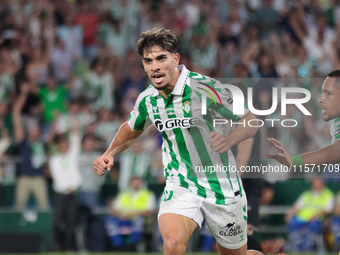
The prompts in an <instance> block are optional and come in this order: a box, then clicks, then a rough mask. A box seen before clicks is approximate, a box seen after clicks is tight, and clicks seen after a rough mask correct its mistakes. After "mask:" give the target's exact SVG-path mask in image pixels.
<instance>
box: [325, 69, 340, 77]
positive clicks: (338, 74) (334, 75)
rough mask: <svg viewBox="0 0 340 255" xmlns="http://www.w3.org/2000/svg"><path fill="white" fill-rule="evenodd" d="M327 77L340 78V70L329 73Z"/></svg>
mask: <svg viewBox="0 0 340 255" xmlns="http://www.w3.org/2000/svg"><path fill="white" fill-rule="evenodd" d="M327 76H328V77H331V78H340V70H334V71H332V72H330V73H329V74H328V75H327Z"/></svg>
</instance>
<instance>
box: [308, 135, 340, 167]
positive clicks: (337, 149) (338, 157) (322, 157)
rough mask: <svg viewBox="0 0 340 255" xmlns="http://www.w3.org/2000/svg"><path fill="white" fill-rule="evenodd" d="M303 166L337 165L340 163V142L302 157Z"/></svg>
mask: <svg viewBox="0 0 340 255" xmlns="http://www.w3.org/2000/svg"><path fill="white" fill-rule="evenodd" d="M301 156H302V160H303V164H315V165H322V164H337V163H340V140H337V141H335V142H334V143H333V144H331V145H329V146H327V147H324V148H322V149H320V150H317V151H313V152H310V153H304V154H302V155H301Z"/></svg>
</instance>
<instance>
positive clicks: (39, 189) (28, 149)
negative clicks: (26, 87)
mask: <svg viewBox="0 0 340 255" xmlns="http://www.w3.org/2000/svg"><path fill="white" fill-rule="evenodd" d="M26 96H27V95H25V94H24V93H22V94H20V96H19V98H18V99H17V101H16V103H15V105H14V107H13V126H14V134H15V141H16V143H17V144H18V146H19V150H20V157H21V167H20V169H21V171H20V177H19V180H18V183H17V187H16V206H17V208H18V209H20V210H23V209H25V208H26V203H27V201H28V199H29V197H30V195H31V194H32V193H33V194H34V195H35V198H36V199H37V201H38V204H39V209H40V210H47V209H48V208H49V206H48V197H47V195H48V194H47V183H46V179H45V176H44V165H45V163H46V161H47V160H46V153H45V148H44V144H43V143H42V142H41V138H40V136H41V135H40V129H39V127H38V126H32V127H31V129H29V130H28V135H25V131H24V129H23V127H22V119H21V110H22V108H23V106H24V103H25V100H26Z"/></svg>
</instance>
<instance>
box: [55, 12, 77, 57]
mask: <svg viewBox="0 0 340 255" xmlns="http://www.w3.org/2000/svg"><path fill="white" fill-rule="evenodd" d="M58 37H59V38H60V39H61V40H63V41H64V42H65V46H66V49H67V52H69V53H70V55H71V57H72V59H80V58H81V57H82V56H83V28H82V27H81V26H79V25H77V24H76V23H75V17H74V14H73V13H72V11H71V10H68V11H66V12H65V24H64V25H62V26H59V27H58Z"/></svg>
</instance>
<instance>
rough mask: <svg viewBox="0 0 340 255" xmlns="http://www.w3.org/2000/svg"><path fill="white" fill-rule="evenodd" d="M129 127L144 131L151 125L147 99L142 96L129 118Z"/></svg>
mask: <svg viewBox="0 0 340 255" xmlns="http://www.w3.org/2000/svg"><path fill="white" fill-rule="evenodd" d="M127 123H128V125H129V126H130V128H132V129H133V130H136V131H140V130H144V129H146V128H147V127H148V126H150V124H151V120H150V118H149V114H148V112H147V107H146V97H143V98H142V95H140V96H139V97H138V99H137V101H136V104H135V107H134V108H133V110H132V111H131V113H130V115H129V118H128V122H127Z"/></svg>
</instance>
